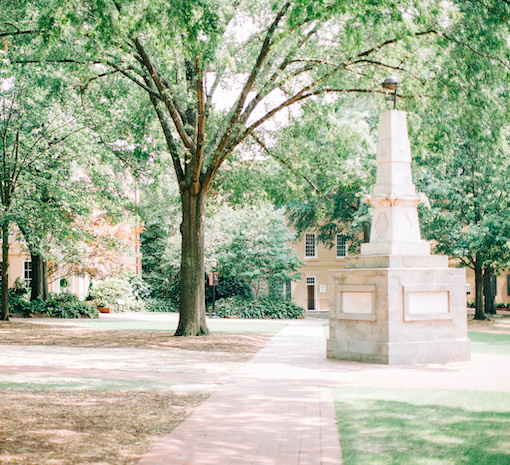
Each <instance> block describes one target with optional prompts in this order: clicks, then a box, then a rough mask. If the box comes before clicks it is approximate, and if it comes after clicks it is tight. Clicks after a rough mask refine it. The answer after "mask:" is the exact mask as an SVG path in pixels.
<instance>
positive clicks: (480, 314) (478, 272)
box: [474, 252, 487, 320]
mask: <svg viewBox="0 0 510 465" xmlns="http://www.w3.org/2000/svg"><path fill="white" fill-rule="evenodd" d="M474 265H475V320H485V319H487V318H486V316H485V313H484V311H483V270H482V264H481V262H480V256H479V253H478V252H477V254H476V257H475V262H474Z"/></svg>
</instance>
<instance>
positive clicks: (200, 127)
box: [191, 59, 206, 193]
mask: <svg viewBox="0 0 510 465" xmlns="http://www.w3.org/2000/svg"><path fill="white" fill-rule="evenodd" d="M195 63H196V68H197V74H198V76H197V104H198V122H197V142H196V144H197V149H196V151H195V154H194V159H192V166H193V176H192V179H191V183H192V185H196V186H197V187H196V189H197V193H198V189H199V186H198V181H199V178H200V173H201V171H202V164H203V157H204V138H205V99H206V97H205V89H204V73H203V70H202V68H201V67H200V66H199V63H198V59H195Z"/></svg>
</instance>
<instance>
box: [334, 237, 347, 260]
mask: <svg viewBox="0 0 510 465" xmlns="http://www.w3.org/2000/svg"><path fill="white" fill-rule="evenodd" d="M339 239H340V240H343V243H340V241H339ZM348 248H349V247H348V244H347V236H346V235H345V234H337V235H336V258H345V257H347V256H348V252H349V250H348Z"/></svg>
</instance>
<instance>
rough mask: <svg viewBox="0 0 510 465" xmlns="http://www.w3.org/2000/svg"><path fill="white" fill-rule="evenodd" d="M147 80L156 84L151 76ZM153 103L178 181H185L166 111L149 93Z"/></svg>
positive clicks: (151, 84)
mask: <svg viewBox="0 0 510 465" xmlns="http://www.w3.org/2000/svg"><path fill="white" fill-rule="evenodd" d="M145 82H146V83H147V85H148V86H153V85H154V84H153V83H152V82H151V81H150V79H149V77H146V78H145ZM149 97H150V99H151V102H152V105H153V106H154V109H155V110H156V115H157V116H158V119H159V122H160V124H161V129H162V130H163V134H164V135H165V140H166V145H167V147H168V151H169V152H170V156H171V157H172V163H173V165H174V170H175V175H176V176H177V182H178V183H179V184H180V183H181V182H183V181H184V171H183V169H182V165H181V160H180V158H179V151H178V149H177V145H175V141H174V138H173V136H172V129H171V126H170V122H169V121H168V118H167V116H166V114H165V112H164V111H163V110H162V109H161V107H160V101H159V100H158V99H157V98H156V97H154V96H153V95H152V93H150V94H149Z"/></svg>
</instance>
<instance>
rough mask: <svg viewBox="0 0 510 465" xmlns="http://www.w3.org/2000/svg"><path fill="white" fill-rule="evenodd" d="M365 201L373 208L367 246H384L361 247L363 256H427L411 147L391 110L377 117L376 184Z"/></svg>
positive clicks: (400, 115)
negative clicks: (412, 165) (414, 180)
mask: <svg viewBox="0 0 510 465" xmlns="http://www.w3.org/2000/svg"><path fill="white" fill-rule="evenodd" d="M367 200H368V202H369V203H370V204H371V205H372V206H373V207H374V212H373V216H372V227H371V232H370V243H371V244H373V243H378V244H385V245H381V246H372V245H371V246H367V245H366V244H363V246H362V251H361V254H362V255H407V254H414V255H428V254H430V247H429V246H427V245H425V244H424V241H422V239H421V234H420V224H419V220H418V210H417V208H416V207H417V205H418V203H420V201H421V200H422V197H421V196H419V195H418V194H416V188H415V186H414V184H413V180H412V175H411V147H410V144H409V138H408V135H407V122H406V113H405V112H403V111H398V110H390V111H386V112H384V113H381V115H380V117H379V142H378V145H377V182H376V185H375V187H374V194H373V195H372V196H368V197H367ZM396 244H402V245H396ZM415 245H416V247H415ZM414 247H415V250H414V252H413V248H414Z"/></svg>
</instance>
